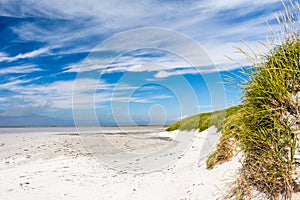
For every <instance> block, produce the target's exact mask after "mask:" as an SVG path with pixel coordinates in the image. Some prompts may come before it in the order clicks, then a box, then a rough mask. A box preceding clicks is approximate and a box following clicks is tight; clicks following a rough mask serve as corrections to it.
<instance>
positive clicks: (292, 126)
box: [169, 1, 300, 199]
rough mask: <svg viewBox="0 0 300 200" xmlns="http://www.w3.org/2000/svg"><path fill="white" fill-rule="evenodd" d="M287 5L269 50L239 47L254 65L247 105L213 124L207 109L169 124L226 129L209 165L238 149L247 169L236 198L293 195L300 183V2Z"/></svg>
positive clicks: (234, 192)
mask: <svg viewBox="0 0 300 200" xmlns="http://www.w3.org/2000/svg"><path fill="white" fill-rule="evenodd" d="M283 6H284V8H285V13H282V12H280V13H279V15H277V16H276V19H277V21H278V24H279V29H278V30H277V31H273V29H272V28H271V31H273V33H272V34H271V36H269V37H268V39H267V42H266V44H264V43H262V44H263V45H264V47H266V48H268V53H267V54H261V53H260V52H256V51H254V50H253V49H251V53H252V54H253V55H250V54H248V53H246V52H245V51H243V50H242V49H239V50H240V51H241V53H243V54H244V55H245V56H246V57H247V59H249V60H250V61H251V63H252V64H251V66H252V68H250V69H248V70H245V71H244V73H245V75H248V77H249V81H246V83H243V86H244V87H243V89H244V96H243V98H242V99H243V101H242V104H241V105H240V106H238V107H235V108H234V109H233V110H231V112H228V114H226V117H225V120H221V121H218V120H215V121H214V122H213V121H211V120H212V119H213V118H212V116H213V115H212V114H209V113H205V114H203V115H202V116H201V115H196V116H192V117H190V118H187V119H186V120H182V121H180V122H177V123H175V124H173V125H171V127H170V128H169V130H172V129H174V128H178V129H186V128H187V127H191V124H192V127H193V128H192V129H196V128H197V127H198V128H199V129H200V130H203V129H206V128H208V126H210V125H216V126H217V127H218V128H219V129H221V130H222V135H221V139H220V141H219V144H218V145H217V149H216V151H215V152H214V153H213V154H211V155H210V156H209V158H208V159H207V167H208V168H213V167H214V166H215V165H216V164H221V163H223V162H225V161H227V160H229V159H230V158H231V157H233V156H234V153H235V152H234V150H235V149H236V147H237V146H238V147H239V149H240V150H241V152H242V155H243V158H242V160H241V162H242V169H241V172H240V177H239V178H238V180H237V181H236V187H234V188H233V190H232V193H231V195H235V197H236V198H237V199H251V198H252V197H254V196H255V195H257V194H258V195H261V194H263V196H264V197H265V198H267V199H291V197H292V193H293V192H294V191H296V190H297V189H299V187H300V184H298V183H297V182H296V181H295V175H297V176H299V174H295V172H296V168H297V167H298V168H299V165H297V164H296V162H295V153H296V152H297V149H298V147H297V146H298V145H297V143H298V138H300V36H299V24H300V5H299V2H293V1H290V5H289V6H287V5H285V4H284V3H283ZM218 112H220V111H218ZM219 114H220V113H219ZM223 114H224V111H223ZM217 115H218V114H215V116H217ZM223 116H224V115H223ZM220 119H221V118H220ZM222 119H224V117H223V118H222ZM187 130H189V129H188V128H187ZM298 150H299V149H298ZM253 191H256V192H255V193H253Z"/></svg>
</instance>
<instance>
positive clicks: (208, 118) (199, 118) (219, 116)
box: [166, 107, 237, 132]
mask: <svg viewBox="0 0 300 200" xmlns="http://www.w3.org/2000/svg"><path fill="white" fill-rule="evenodd" d="M236 110H237V107H232V108H229V109H224V110H220V111H215V112H207V113H201V114H197V115H194V116H190V117H187V118H184V119H183V120H180V121H178V122H175V123H174V124H171V125H170V126H169V127H168V128H167V129H166V130H167V131H174V130H184V131H190V130H197V129H198V130H199V131H200V132H201V131H204V130H206V129H208V128H209V127H210V126H216V127H217V128H218V130H221V129H222V126H223V123H224V119H225V118H226V117H227V116H230V115H232V114H233V113H234V112H235V111H236Z"/></svg>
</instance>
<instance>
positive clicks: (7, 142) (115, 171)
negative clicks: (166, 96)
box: [0, 127, 240, 200]
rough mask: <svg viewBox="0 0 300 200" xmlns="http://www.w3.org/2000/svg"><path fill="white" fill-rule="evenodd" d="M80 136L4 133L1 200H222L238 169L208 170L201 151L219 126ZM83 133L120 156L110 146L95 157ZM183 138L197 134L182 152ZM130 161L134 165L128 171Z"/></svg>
mask: <svg viewBox="0 0 300 200" xmlns="http://www.w3.org/2000/svg"><path fill="white" fill-rule="evenodd" d="M79 132H80V134H78V133H77V130H76V129H75V128H2V129H0V133H1V134H0V160H1V162H0V199H5V200H6V199H8V200H9V199H22V200H24V199H218V198H220V197H221V195H222V194H223V193H224V191H225V190H226V188H228V185H230V183H231V182H232V181H234V179H235V172H236V170H238V168H239V167H240V164H239V162H238V159H237V158H234V159H233V160H232V161H231V162H228V163H225V164H223V165H220V166H216V167H215V168H214V169H212V170H207V169H206V165H205V159H204V158H202V157H203V155H204V153H205V154H206V153H207V152H204V153H203V146H204V145H207V143H205V141H206V140H207V138H208V136H209V135H211V134H215V133H216V128H214V127H210V128H209V129H208V130H206V131H203V132H202V133H198V132H197V131H192V132H179V131H174V132H165V131H164V129H163V128H153V127H150V128H148V127H138V128H132V127H131V128H125V129H123V130H118V129H115V128H106V129H104V130H101V131H99V130H95V129H93V128H82V129H81V130H79ZM124 132H125V133H124ZM84 134H86V135H93V137H95V135H96V136H100V135H101V137H105V138H106V139H107V141H109V142H110V143H111V144H114V145H113V146H117V147H118V149H119V153H116V152H114V151H111V148H110V147H108V146H106V147H105V146H102V147H101V148H100V149H101V151H100V152H99V151H98V152H96V151H95V152H92V151H91V150H92V149H91V148H90V147H87V144H86V141H87V140H86V139H84V136H83V135H84ZM178 134H182V135H183V136H186V135H193V136H194V139H193V140H192V143H191V144H189V145H188V146H186V148H185V149H184V150H183V149H182V147H180V145H181V144H183V143H184V142H183V141H182V138H185V137H178ZM145 138H146V139H145ZM116 142H117V143H116ZM214 142H217V138H216V141H214ZM165 147H168V148H167V150H163V151H162V150H161V149H166V148H165ZM179 147H180V148H179ZM159 150H160V151H159ZM211 150H212V149H211ZM126 151H127V152H131V154H132V155H138V156H140V158H139V159H136V157H134V159H135V163H132V158H128V159H125V160H124V157H121V156H120V155H124V152H126ZM120 152H123V154H121V153H120ZM153 152H156V153H155V154H153ZM170 152H173V154H171V153H170ZM201 152H202V155H200V154H201ZM100 154H101V155H114V156H113V157H111V158H113V159H112V160H111V163H109V162H107V161H106V160H105V158H108V157H100V159H99V155H100ZM126 155H127V154H126ZM147 155H149V156H148V157H147ZM174 155H175V156H177V157H176V159H175V160H173V161H170V162H169V163H165V164H164V165H163V166H160V167H158V165H153V166H152V169H151V168H149V166H144V165H145V164H147V162H148V161H149V160H148V161H147V162H144V163H143V158H144V161H145V160H146V159H148V158H151V157H152V158H151V159H153V160H158V162H160V163H161V162H162V161H163V160H159V158H163V159H164V161H165V160H166V159H165V158H174ZM155 156H156V157H155ZM172 156H173V157H172ZM101 158H104V159H103V160H102V161H101ZM118 158H120V159H118ZM122 159H123V160H122ZM103 161H104V162H103ZM150 161H151V160H150ZM113 163H115V164H113ZM130 163H131V165H132V166H133V167H128V166H130ZM141 163H142V164H143V166H144V167H145V168H143V167H141V166H142V164H141ZM139 164H141V165H139ZM137 166H138V167H139V168H136V167H137Z"/></svg>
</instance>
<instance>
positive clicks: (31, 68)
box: [0, 65, 43, 75]
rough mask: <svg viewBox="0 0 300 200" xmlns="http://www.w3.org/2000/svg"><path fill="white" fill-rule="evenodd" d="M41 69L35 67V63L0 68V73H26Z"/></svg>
mask: <svg viewBox="0 0 300 200" xmlns="http://www.w3.org/2000/svg"><path fill="white" fill-rule="evenodd" d="M38 71H43V69H41V68H39V67H37V66H36V65H20V66H13V67H7V68H3V69H0V75H7V74H28V73H33V72H38Z"/></svg>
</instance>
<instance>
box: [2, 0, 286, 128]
mask: <svg viewBox="0 0 300 200" xmlns="http://www.w3.org/2000/svg"><path fill="white" fill-rule="evenodd" d="M281 8H282V6H281V3H280V1H278V0H262V1H252V0H228V1H222V0H219V1H209V0H199V1H189V0H186V1H175V0H174V1H159V0H149V1H128V2H125V1H117V0H112V1H96V0H85V1H79V0H73V1H69V0H47V1H46V0H41V1H29V0H23V1H21V0H1V1H0V35H1V37H0V76H1V79H0V125H1V126H12V125H21V126H24V125H35V126H36V125H57V126H59V125H73V124H74V118H75V121H76V124H77V125H97V123H99V124H101V125H115V124H119V125H132V124H153V125H154V124H169V123H171V122H174V121H176V120H178V119H180V118H182V117H184V116H189V115H193V114H196V113H199V112H206V111H211V110H217V109H222V108H225V107H229V106H232V105H236V104H238V103H239V102H240V99H239V98H240V96H241V91H240V89H239V88H232V87H230V86H229V85H223V84H221V82H222V81H223V80H222V79H223V78H224V75H225V76H226V75H231V74H238V75H240V74H239V71H240V68H241V67H240V65H237V64H235V63H234V62H232V61H230V60H229V59H228V58H226V57H225V55H226V56H230V57H233V58H234V59H235V60H236V61H238V62H240V63H241V64H242V65H243V66H247V65H248V63H247V62H246V61H245V59H244V57H243V56H242V55H240V54H238V53H236V50H235V49H234V46H242V43H241V41H240V40H241V39H243V40H245V41H247V43H248V44H249V46H251V47H254V48H255V46H256V45H257V44H258V41H260V40H262V41H264V40H265V36H266V35H267V34H268V33H269V31H268V27H267V26H266V23H265V22H266V20H270V21H271V23H272V22H273V21H274V16H273V14H274V12H276V11H278V10H279V9H281ZM149 27H150V28H149ZM195 63H196V64H195ZM222 77H223V78H222ZM217 82H218V83H217Z"/></svg>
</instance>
